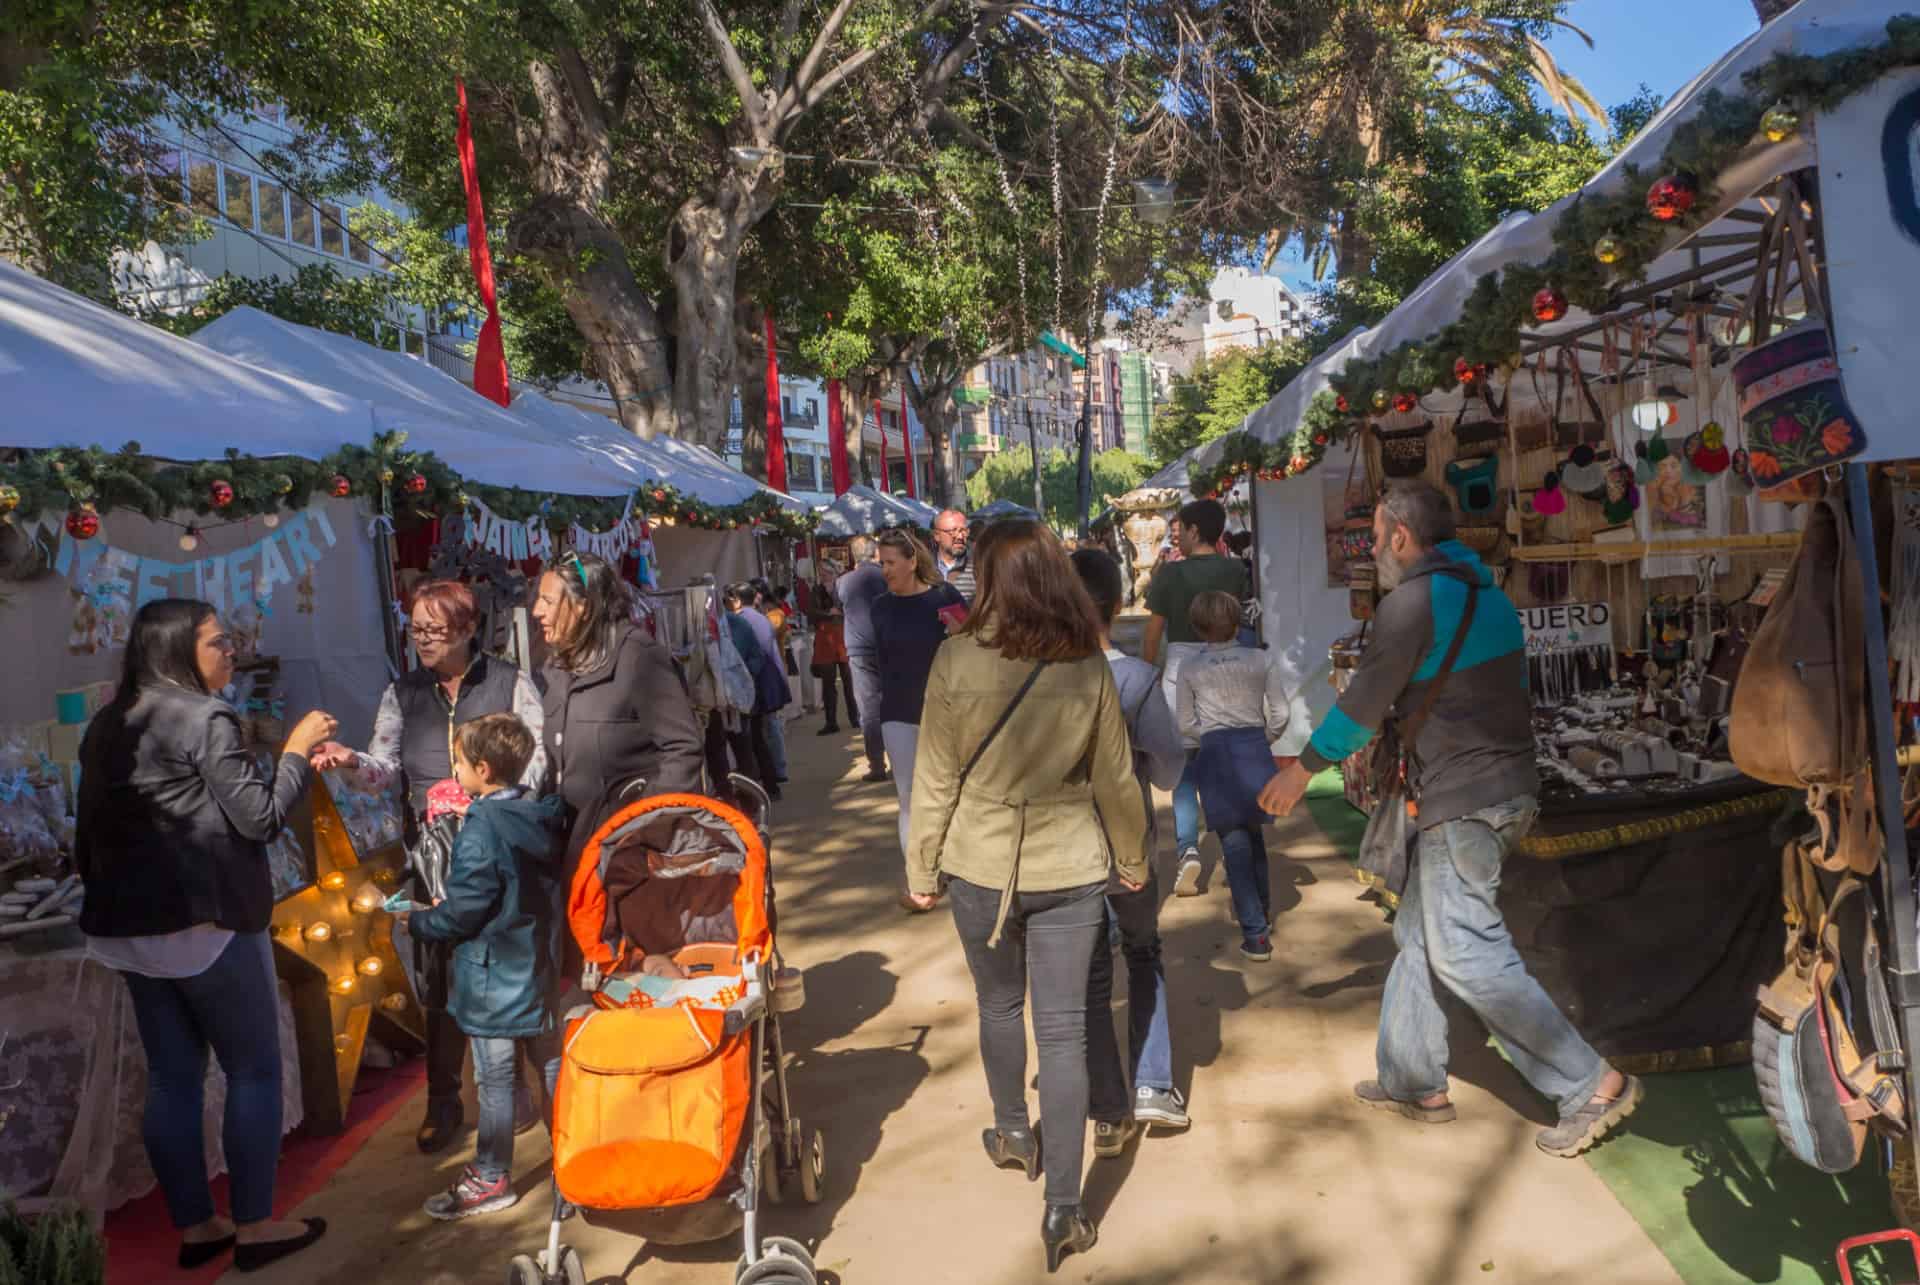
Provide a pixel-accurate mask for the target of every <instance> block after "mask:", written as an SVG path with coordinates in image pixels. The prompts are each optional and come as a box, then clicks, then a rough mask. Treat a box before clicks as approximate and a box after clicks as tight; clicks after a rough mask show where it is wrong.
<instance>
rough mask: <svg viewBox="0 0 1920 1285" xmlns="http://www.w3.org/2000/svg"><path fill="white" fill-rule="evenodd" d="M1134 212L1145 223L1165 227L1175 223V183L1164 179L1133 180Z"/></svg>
mask: <svg viewBox="0 0 1920 1285" xmlns="http://www.w3.org/2000/svg"><path fill="white" fill-rule="evenodd" d="M1133 211H1134V213H1135V214H1138V215H1139V216H1140V219H1141V221H1142V222H1144V223H1151V224H1153V225H1154V226H1155V227H1165V226H1166V225H1167V224H1169V223H1171V222H1173V181H1172V180H1171V179H1164V178H1137V179H1134V180H1133Z"/></svg>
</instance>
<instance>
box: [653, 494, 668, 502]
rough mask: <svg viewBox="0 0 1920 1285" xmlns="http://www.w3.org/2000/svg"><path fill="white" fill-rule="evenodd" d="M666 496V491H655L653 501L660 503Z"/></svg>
mask: <svg viewBox="0 0 1920 1285" xmlns="http://www.w3.org/2000/svg"><path fill="white" fill-rule="evenodd" d="M666 498H667V493H666V492H665V491H655V492H654V493H653V502H654V503H655V504H659V503H661V502H662V501H664V500H665V499H666Z"/></svg>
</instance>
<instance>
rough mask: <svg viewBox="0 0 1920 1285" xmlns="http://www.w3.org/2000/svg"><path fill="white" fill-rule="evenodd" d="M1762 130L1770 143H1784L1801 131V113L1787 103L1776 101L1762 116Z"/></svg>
mask: <svg viewBox="0 0 1920 1285" xmlns="http://www.w3.org/2000/svg"><path fill="white" fill-rule="evenodd" d="M1760 132H1761V133H1762V134H1765V135H1766V136H1767V141H1768V142H1769V143H1784V142H1786V141H1787V140H1788V139H1789V138H1792V137H1793V136H1794V135H1795V134H1798V133H1799V132H1800V113H1799V112H1797V111H1795V110H1793V108H1791V107H1789V106H1787V105H1786V104H1785V103H1775V104H1774V105H1773V106H1771V107H1769V108H1767V114H1766V115H1764V116H1762V117H1761V118H1760Z"/></svg>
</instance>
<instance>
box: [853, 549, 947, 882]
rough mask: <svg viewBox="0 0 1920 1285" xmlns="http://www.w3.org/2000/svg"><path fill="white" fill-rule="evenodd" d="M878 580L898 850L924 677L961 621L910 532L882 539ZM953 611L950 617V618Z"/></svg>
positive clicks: (876, 612)
mask: <svg viewBox="0 0 1920 1285" xmlns="http://www.w3.org/2000/svg"><path fill="white" fill-rule="evenodd" d="M878 543H879V545H880V574H881V575H883V576H885V577H886V581H887V592H886V593H884V594H882V595H881V596H880V597H879V598H877V599H875V600H874V604H873V644H874V656H875V658H876V659H878V660H879V662H880V740H881V743H882V744H884V745H885V746H886V747H887V762H888V763H890V764H892V765H893V788H894V790H895V791H896V792H897V793H898V795H899V797H900V847H901V850H902V851H904V850H905V849H906V846H907V822H908V820H909V818H910V817H911V815H912V812H913V807H912V803H913V765H914V756H915V752H916V749H917V747H918V745H919V743H920V706H921V701H922V699H923V698H924V697H925V695H926V691H927V671H929V670H930V669H932V668H933V657H934V653H935V652H937V651H938V650H939V649H940V644H941V643H943V642H945V641H946V639H947V635H948V634H949V633H951V632H952V631H953V630H954V629H957V628H959V626H960V622H961V621H962V620H964V619H965V618H966V609H967V600H966V599H965V598H963V597H961V596H960V591H959V590H957V589H955V588H954V587H953V586H952V585H950V584H948V583H946V581H944V580H942V579H941V578H940V574H939V573H938V572H937V571H935V570H934V569H933V554H932V553H931V552H930V551H929V550H928V549H927V546H926V545H924V544H922V543H920V541H919V540H918V539H916V538H915V537H914V535H913V533H912V532H910V531H904V530H899V529H895V530H892V531H882V532H881V533H880V539H879V542H878ZM956 609H957V611H956Z"/></svg>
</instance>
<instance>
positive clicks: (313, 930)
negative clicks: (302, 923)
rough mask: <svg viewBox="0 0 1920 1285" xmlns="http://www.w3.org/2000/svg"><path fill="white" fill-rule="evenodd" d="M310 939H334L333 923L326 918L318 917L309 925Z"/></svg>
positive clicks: (308, 935) (308, 936) (308, 933)
mask: <svg viewBox="0 0 1920 1285" xmlns="http://www.w3.org/2000/svg"><path fill="white" fill-rule="evenodd" d="M307 940H308V941H332V940H333V925H332V924H330V923H328V922H327V921H326V920H324V919H316V920H314V921H313V922H312V923H310V924H308V925H307Z"/></svg>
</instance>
